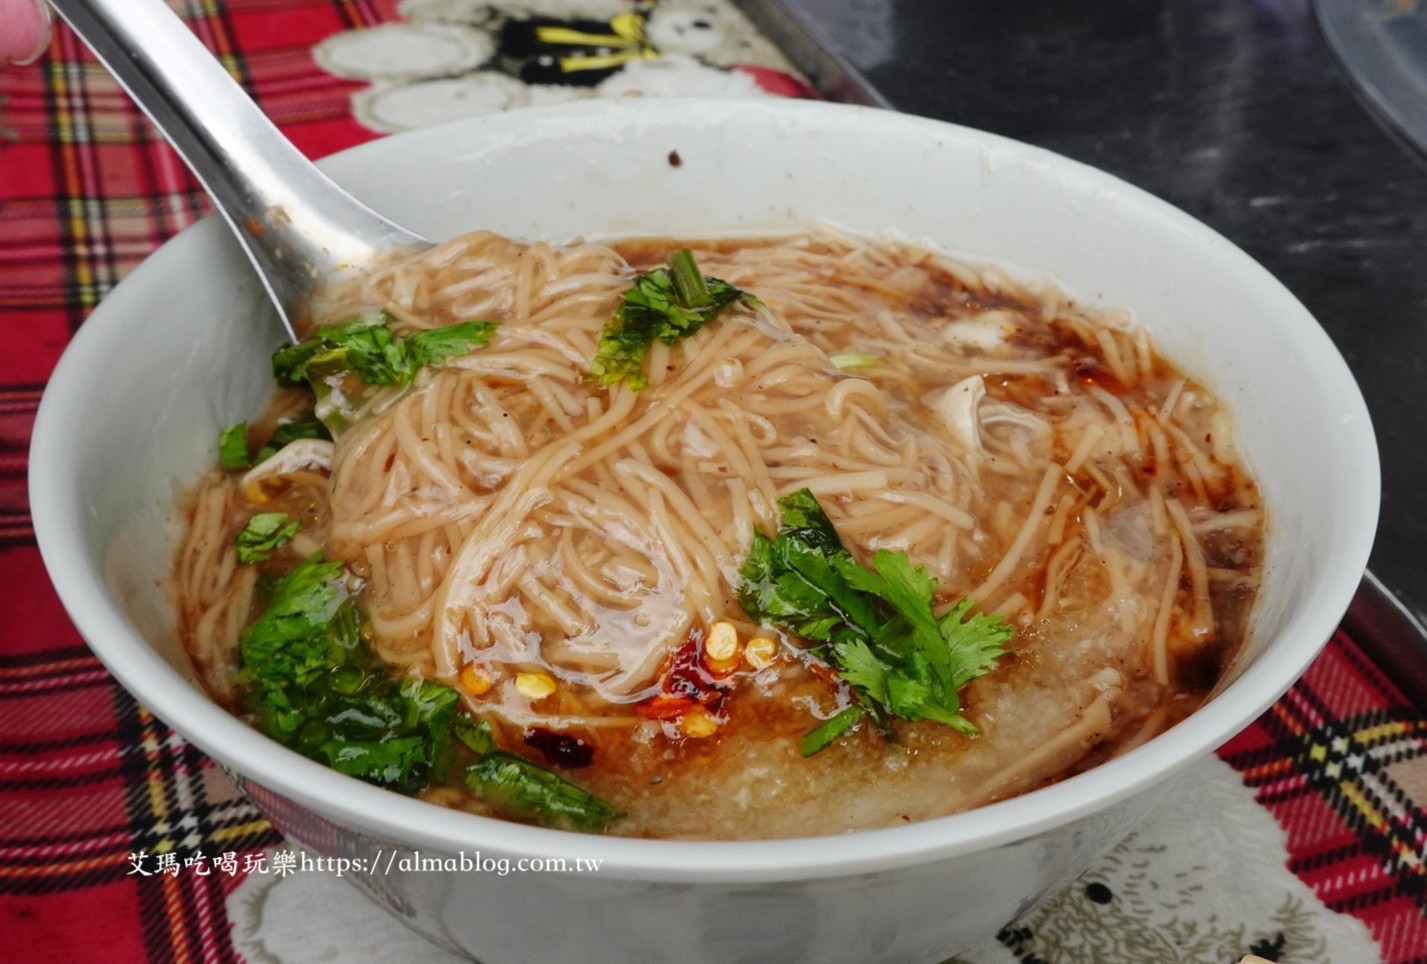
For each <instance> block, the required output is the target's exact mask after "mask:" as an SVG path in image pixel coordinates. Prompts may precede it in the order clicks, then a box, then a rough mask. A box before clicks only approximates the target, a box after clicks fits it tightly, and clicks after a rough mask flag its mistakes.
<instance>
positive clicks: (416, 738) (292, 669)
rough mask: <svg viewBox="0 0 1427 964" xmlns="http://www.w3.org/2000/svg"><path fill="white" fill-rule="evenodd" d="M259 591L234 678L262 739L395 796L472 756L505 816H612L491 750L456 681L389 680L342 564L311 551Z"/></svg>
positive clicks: (558, 819) (574, 819)
mask: <svg viewBox="0 0 1427 964" xmlns="http://www.w3.org/2000/svg"><path fill="white" fill-rule="evenodd" d="M273 514H275V515H280V513H273ZM267 597H268V598H267V606H266V608H265V609H264V610H263V611H262V613H261V614H259V616H258V618H257V619H255V620H254V621H253V623H252V624H251V625H250V626H249V627H248V628H247V629H246V630H244V632H243V634H242V636H241V637H240V638H239V643H238V650H239V658H240V668H239V673H238V680H239V684H240V686H241V688H242V700H243V703H244V705H245V708H246V709H247V710H248V711H249V712H251V713H252V715H253V717H254V719H255V722H256V723H257V725H258V728H259V729H260V730H262V731H263V732H264V733H266V734H267V735H268V736H270V737H272V738H273V739H276V740H277V741H279V742H280V743H283V744H284V745H286V746H288V747H291V748H292V749H294V750H296V751H298V752H299V753H302V754H303V755H305V756H307V757H309V758H311V759H313V760H316V761H318V762H319V763H324V764H326V765H327V766H329V767H331V768H332V769H334V770H337V771H338V772H340V773H345V774H347V775H349V776H353V777H357V778H358V779H361V780H365V781H367V782H369V783H375V784H377V785H379V786H384V787H388V788H390V789H393V790H396V791H398V792H400V793H406V794H413V793H417V792H419V791H421V790H422V789H424V788H425V787H426V786H428V785H429V784H430V782H431V781H432V780H439V781H445V780H446V779H447V778H448V777H449V775H450V773H451V770H452V767H453V766H454V765H455V763H456V762H457V761H458V760H459V761H461V762H462V764H463V765H464V764H465V763H466V762H467V761H471V760H473V759H474V763H471V764H470V767H472V768H475V769H476V772H477V773H478V774H479V776H478V777H476V778H474V780H473V778H472V777H471V776H470V773H469V771H468V772H467V779H466V782H467V784H468V786H471V788H472V789H474V790H476V791H477V792H484V790H485V789H486V788H488V789H489V792H490V793H491V795H492V802H493V803H494V804H495V805H496V806H497V807H501V808H503V809H507V810H509V811H511V812H512V814H513V815H516V816H521V817H528V818H530V819H537V820H542V821H545V822H548V823H552V824H555V825H559V826H577V827H580V828H590V829H593V828H595V827H600V826H603V825H604V824H606V823H608V822H609V821H610V820H612V819H614V817H615V816H617V814H616V812H615V810H614V808H613V807H612V806H610V805H609V804H608V803H606V802H605V801H604V800H601V799H600V798H598V797H596V796H594V795H593V794H590V793H589V792H588V791H585V790H583V789H581V788H579V787H577V786H575V785H574V784H571V783H569V782H567V781H565V780H564V779H563V778H562V777H560V776H558V775H557V774H555V773H554V772H552V771H549V770H546V769H544V768H543V767H541V766H539V765H538V764H535V763H531V762H530V761H528V760H524V759H523V758H521V757H517V756H514V755H513V754H508V753H501V752H499V751H497V750H496V743H495V739H494V737H493V736H492V734H491V729H490V724H489V723H487V722H486V721H484V720H473V719H472V718H471V717H470V716H468V715H467V714H465V713H463V712H461V705H460V695H459V694H458V693H457V692H456V690H454V689H452V688H451V687H449V686H446V685H444V684H442V683H437V682H434V681H431V680H423V679H415V678H408V679H397V678H396V677H393V676H392V675H391V674H390V673H389V672H388V671H387V669H386V667H385V666H383V665H382V664H381V663H380V662H379V661H378V660H377V659H376V657H375V656H374V655H373V654H372V653H371V652H370V651H369V650H368V649H367V646H366V644H365V643H364V642H363V640H362V617H361V613H360V612H359V611H358V609H357V606H356V603H355V602H354V601H353V600H352V599H351V598H350V594H349V593H348V591H347V588H346V579H345V578H344V574H343V571H342V565H341V563H339V562H324V561H323V560H322V558H321V557H320V556H316V555H314V556H312V557H310V558H308V559H306V560H304V561H303V562H301V563H299V564H298V565H297V566H296V567H294V568H293V569H292V571H291V572H289V573H288V574H287V575H285V576H283V577H281V578H279V579H277V580H276V581H274V582H273V583H272V584H271V586H270V588H269V590H268V594H267ZM487 761H491V762H487Z"/></svg>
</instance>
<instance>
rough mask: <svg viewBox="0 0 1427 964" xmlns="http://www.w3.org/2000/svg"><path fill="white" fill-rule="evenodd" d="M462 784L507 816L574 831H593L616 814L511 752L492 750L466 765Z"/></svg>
mask: <svg viewBox="0 0 1427 964" xmlns="http://www.w3.org/2000/svg"><path fill="white" fill-rule="evenodd" d="M466 786H467V788H469V789H470V790H472V791H474V792H476V793H478V794H480V795H481V797H482V798H484V799H485V800H486V801H487V802H489V803H491V804H492V805H494V806H495V807H496V808H497V809H499V810H503V811H505V812H507V813H508V814H510V815H511V816H516V817H524V818H532V817H534V818H538V819H539V820H540V821H541V822H542V823H545V824H547V825H553V826H564V827H569V828H572V829H576V830H597V829H599V828H601V827H603V826H605V825H606V824H608V823H610V822H611V821H612V820H614V818H615V817H617V816H618V815H619V814H618V811H616V810H615V809H614V807H612V806H610V804H609V803H608V802H606V801H604V800H602V799H600V798H599V797H597V796H595V795H594V794H593V793H590V792H589V791H588V790H586V789H584V788H582V787H579V786H576V785H575V784H573V783H571V782H570V781H569V780H566V779H565V778H564V777H562V776H560V775H559V774H557V773H555V772H554V771H552V770H547V769H545V768H544V767H542V766H539V765H538V764H535V763H531V762H530V761H529V760H527V759H525V758H524V757H520V756H516V755H515V754H513V753H505V752H502V751H496V752H494V753H490V754H487V755H486V756H484V757H482V758H481V759H479V760H477V761H476V762H475V763H473V764H471V765H470V766H469V767H467V768H466Z"/></svg>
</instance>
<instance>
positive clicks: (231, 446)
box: [218, 422, 253, 469]
mask: <svg viewBox="0 0 1427 964" xmlns="http://www.w3.org/2000/svg"><path fill="white" fill-rule="evenodd" d="M218 464H219V465H221V466H223V468H225V469H247V468H252V465H253V460H252V459H251V458H249V457H248V423H247V422H239V423H238V424H237V425H229V426H228V427H227V428H225V429H224V430H223V434H221V435H219V436H218Z"/></svg>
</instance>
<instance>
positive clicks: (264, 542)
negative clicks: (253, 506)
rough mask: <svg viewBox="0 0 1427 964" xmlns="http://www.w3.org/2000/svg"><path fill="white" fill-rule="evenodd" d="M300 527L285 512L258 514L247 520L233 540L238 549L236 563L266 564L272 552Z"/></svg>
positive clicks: (295, 533) (299, 524)
mask: <svg viewBox="0 0 1427 964" xmlns="http://www.w3.org/2000/svg"><path fill="white" fill-rule="evenodd" d="M300 526H301V523H299V522H298V521H297V520H296V519H293V518H291V517H289V516H288V514H287V513H286V512H259V513H258V514H257V515H255V516H253V517H252V518H251V519H249V520H248V522H247V524H246V525H244V526H243V530H242V531H241V532H239V533H238V535H237V537H236V538H235V539H234V540H233V545H234V546H236V547H237V549H238V561H239V562H243V563H254V562H267V561H268V559H269V558H270V557H271V554H272V551H273V550H274V549H276V548H277V547H278V546H280V545H282V544H283V543H285V542H287V541H288V540H289V539H291V538H292V537H293V536H295V535H297V530H298V528H299V527H300Z"/></svg>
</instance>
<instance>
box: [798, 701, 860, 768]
mask: <svg viewBox="0 0 1427 964" xmlns="http://www.w3.org/2000/svg"><path fill="white" fill-rule="evenodd" d="M861 719H862V708H861V707H858V706H849V707H846V708H845V709H842V710H839V711H838V712H836V713H834V714H833V715H832V716H830V717H828V718H827V719H826V720H824V721H823V722H822V723H821V724H819V725H818V726H815V727H814V728H813V729H811V730H809V731H808V732H807V733H805V734H803V740H802V743H801V744H799V747H798V749H799V752H801V753H802V754H803V756H812V755H813V754H814V753H817V752H818V751H819V750H825V749H827V748H828V747H829V746H831V745H832V744H833V742H835V741H836V740H837V739H838V738H839V737H841V736H843V735H845V734H846V733H847V732H848V731H849V730H851V729H852V728H853V727H854V726H856V725H857V723H858V721H859V720H861Z"/></svg>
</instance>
